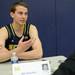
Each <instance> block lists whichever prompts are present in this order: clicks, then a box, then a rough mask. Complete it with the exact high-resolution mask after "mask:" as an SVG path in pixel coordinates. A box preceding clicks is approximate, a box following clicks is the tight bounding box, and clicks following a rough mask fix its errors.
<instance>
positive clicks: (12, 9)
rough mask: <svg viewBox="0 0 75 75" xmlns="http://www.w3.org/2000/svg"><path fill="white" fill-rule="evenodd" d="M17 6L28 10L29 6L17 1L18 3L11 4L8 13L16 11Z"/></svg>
mask: <svg viewBox="0 0 75 75" xmlns="http://www.w3.org/2000/svg"><path fill="white" fill-rule="evenodd" d="M18 5H20V6H24V7H25V8H27V9H29V5H28V4H27V3H26V2H23V1H18V2H15V3H13V4H12V5H11V7H10V12H13V13H14V12H15V10H16V6H18Z"/></svg>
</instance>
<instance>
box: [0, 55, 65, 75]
mask: <svg viewBox="0 0 75 75" xmlns="http://www.w3.org/2000/svg"><path fill="white" fill-rule="evenodd" d="M39 60H49V62H50V65H51V70H52V73H53V72H54V71H55V70H56V69H57V68H58V66H59V65H60V63H62V62H64V60H66V57H64V56H52V57H46V58H41V59H38V60H29V61H21V62H30V61H39ZM0 75H12V64H11V63H10V62H8V63H2V64H0Z"/></svg>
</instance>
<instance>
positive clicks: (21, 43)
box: [17, 36, 33, 52]
mask: <svg viewBox="0 0 75 75" xmlns="http://www.w3.org/2000/svg"><path fill="white" fill-rule="evenodd" d="M23 39H24V36H23V37H22V38H21V39H20V41H19V43H18V46H17V47H19V48H20V49H21V51H22V52H23V51H26V50H27V49H28V48H29V47H31V46H32V45H33V40H32V39H29V40H27V41H23Z"/></svg>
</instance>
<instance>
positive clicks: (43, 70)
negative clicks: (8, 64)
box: [12, 61, 51, 75]
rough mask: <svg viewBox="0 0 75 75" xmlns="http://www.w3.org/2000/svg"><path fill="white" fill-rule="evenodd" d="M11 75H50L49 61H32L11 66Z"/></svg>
mask: <svg viewBox="0 0 75 75" xmlns="http://www.w3.org/2000/svg"><path fill="white" fill-rule="evenodd" d="M12 73H13V75H51V68H50V64H49V61H34V62H28V63H16V64H13V65H12Z"/></svg>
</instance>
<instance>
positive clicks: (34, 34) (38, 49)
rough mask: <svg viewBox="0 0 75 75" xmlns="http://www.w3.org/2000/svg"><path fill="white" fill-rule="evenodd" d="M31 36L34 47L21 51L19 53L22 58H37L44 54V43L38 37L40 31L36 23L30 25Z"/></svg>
mask: <svg viewBox="0 0 75 75" xmlns="http://www.w3.org/2000/svg"><path fill="white" fill-rule="evenodd" d="M29 34H30V37H31V39H32V42H33V44H32V49H33V50H31V51H27V52H21V53H19V54H18V57H19V58H20V59H37V58H41V57H42V56H43V50H42V44H41V41H40V39H39V37H38V31H37V29H36V27H35V26H34V25H31V26H30V30H29Z"/></svg>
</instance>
